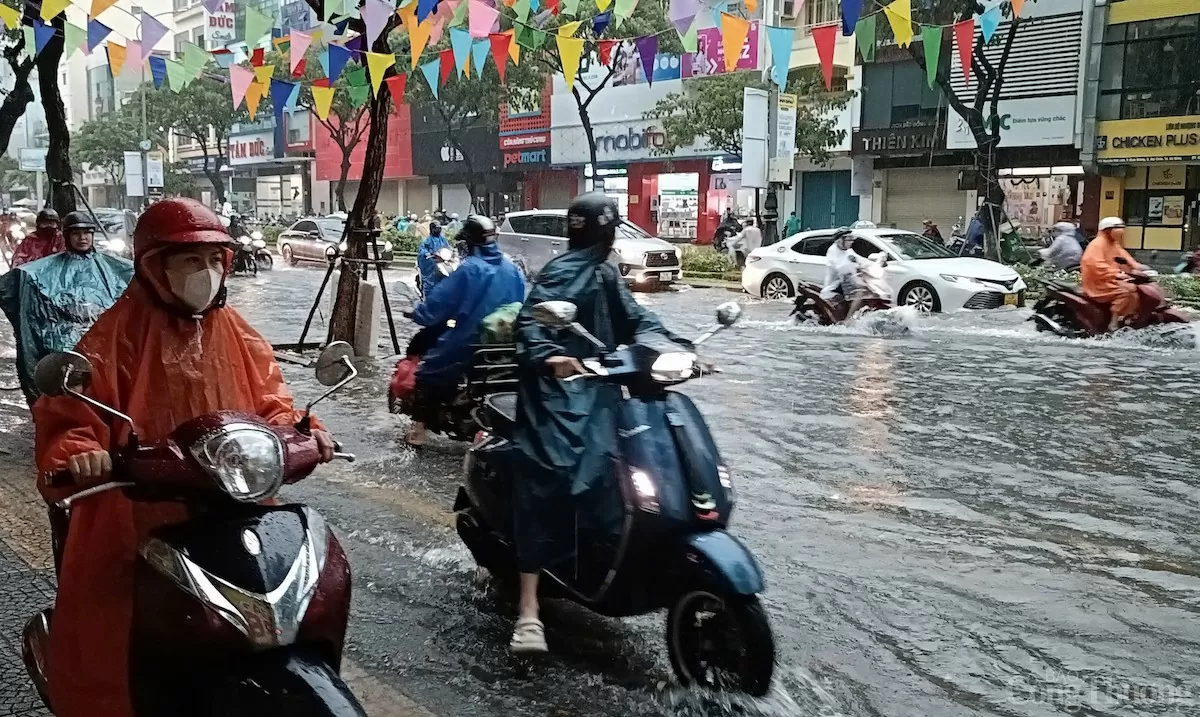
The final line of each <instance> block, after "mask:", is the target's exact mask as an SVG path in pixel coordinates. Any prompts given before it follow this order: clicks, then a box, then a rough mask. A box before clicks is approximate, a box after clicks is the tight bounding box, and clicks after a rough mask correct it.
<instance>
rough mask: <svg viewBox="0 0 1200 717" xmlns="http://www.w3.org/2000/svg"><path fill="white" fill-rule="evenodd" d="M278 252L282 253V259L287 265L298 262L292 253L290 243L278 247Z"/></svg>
mask: <svg viewBox="0 0 1200 717" xmlns="http://www.w3.org/2000/svg"><path fill="white" fill-rule="evenodd" d="M279 253H280V254H282V255H283V261H284V263H286V264H287V265H288V266H295V265H296V264H299V263H300V262H298V261H296V256H295V254H293V253H292V245H291V244H284V245H283V246H282V247H280V248H279Z"/></svg>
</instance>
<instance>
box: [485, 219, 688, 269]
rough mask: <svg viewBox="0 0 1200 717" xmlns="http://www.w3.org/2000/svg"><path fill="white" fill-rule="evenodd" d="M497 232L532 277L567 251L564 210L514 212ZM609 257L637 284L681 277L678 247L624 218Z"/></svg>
mask: <svg viewBox="0 0 1200 717" xmlns="http://www.w3.org/2000/svg"><path fill="white" fill-rule="evenodd" d="M499 235H500V236H499V242H500V249H501V250H503V251H504V253H506V254H508V255H509V256H512V257H515V258H519V259H520V260H521V261H522V263H524V265H525V270H526V272H527V273H528V274H529V276H531V277H532V276H534V275H536V274H537V272H538V271H540V270H541V268H542V267H543V266H545V265H546V263H547V262H549V261H550V260H551V259H553V258H554V257H556V256H558V255H559V254H563V253H565V252H566V251H567V210H566V209H534V210H532V211H526V212H513V213H511V214H509V215H507V216H506V217H504V223H503V224H501V225H500V232H499ZM609 261H610V262H612V264H613V265H615V266H616V267H617V269H618V270H619V271H620V272H621V276H623V277H625V280H626V281H628V282H629V283H631V284H635V285H637V286H639V287H648V286H651V285H654V284H661V285H666V284H670V283H673V282H676V281H680V280H681V279H683V270H682V267H681V266H680V264H679V250H678V249H676V248H675V246H674V245H673V244H671V243H669V242H665V241H663V240H662V239H659V238H658V237H652V236H650V235H649V234H647V233H646V232H644V231H642V230H641V228H639V227H638V226H637V225H636V224H632V223H630V222H628V221H626V220H621V223H620V224H619V225H617V239H616V241H615V242H613V252H612V256H610V257H609Z"/></svg>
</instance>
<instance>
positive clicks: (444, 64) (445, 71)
mask: <svg viewBox="0 0 1200 717" xmlns="http://www.w3.org/2000/svg"><path fill="white" fill-rule="evenodd" d="M438 62H439V63H441V67H440V68H439V69H438V81H439V83H440V84H443V85H444V84H446V80H449V79H450V73H452V72H454V50H452V49H450V48H449V47H447V48H446V49H444V50H442V51H441V52H440V53H438Z"/></svg>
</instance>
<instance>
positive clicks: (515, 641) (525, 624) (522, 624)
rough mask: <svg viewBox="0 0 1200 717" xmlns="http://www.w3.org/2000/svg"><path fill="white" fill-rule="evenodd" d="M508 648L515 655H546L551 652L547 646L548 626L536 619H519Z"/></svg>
mask: <svg viewBox="0 0 1200 717" xmlns="http://www.w3.org/2000/svg"><path fill="white" fill-rule="evenodd" d="M508 648H509V649H510V650H512V652H513V654H514V655H544V654H546V653H547V652H549V651H550V648H549V647H547V646H546V626H545V625H543V624H542V621H541V620H539V619H537V618H536V617H522V618H518V619H517V626H516V628H514V629H513V636H512V640H511V641H510V642H509V643H508Z"/></svg>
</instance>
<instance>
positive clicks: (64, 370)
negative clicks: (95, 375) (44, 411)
mask: <svg viewBox="0 0 1200 717" xmlns="http://www.w3.org/2000/svg"><path fill="white" fill-rule="evenodd" d="M91 382H92V362H91V361H88V360H87V357H86V356H84V355H83V354H79V353H76V352H74V351H60V352H57V353H52V354H48V355H47V356H45V357H44V358H42V360H41V361H38V363H37V368H35V369H34V371H33V385H34V386H36V387H37V390H38V391H39V392H40V393H41V394H42V395H44V396H62V395H63V394H70V393H79V392H81V391H83V390H84V389H86V388H87V387H88V385H90V384H91Z"/></svg>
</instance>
